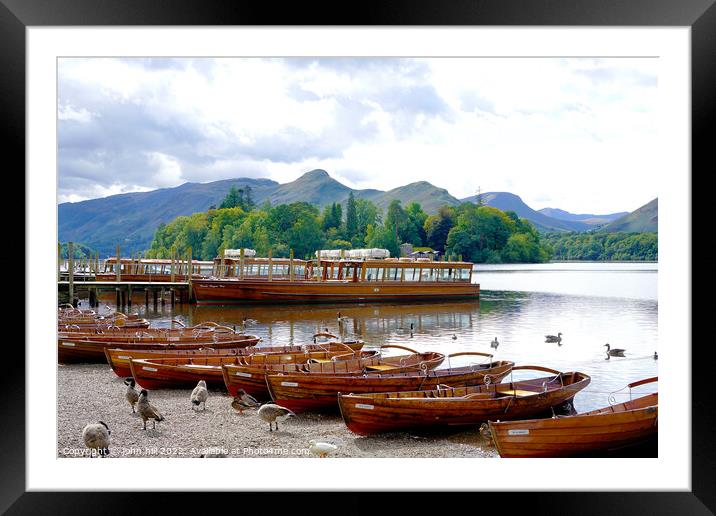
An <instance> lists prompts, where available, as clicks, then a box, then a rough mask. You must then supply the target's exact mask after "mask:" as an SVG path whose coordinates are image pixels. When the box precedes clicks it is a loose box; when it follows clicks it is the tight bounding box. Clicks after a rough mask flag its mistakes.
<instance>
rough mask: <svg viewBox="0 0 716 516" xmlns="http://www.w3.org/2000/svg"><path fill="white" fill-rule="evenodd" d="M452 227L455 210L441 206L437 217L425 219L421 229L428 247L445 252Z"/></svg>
mask: <svg viewBox="0 0 716 516" xmlns="http://www.w3.org/2000/svg"><path fill="white" fill-rule="evenodd" d="M454 225H455V210H454V209H453V208H451V207H449V206H443V207H441V208H440V209H439V210H438V214H437V215H431V216H430V217H427V218H426V219H425V222H424V223H423V229H424V230H425V240H426V243H427V244H428V246H430V247H431V248H433V249H435V250H436V251H440V252H445V244H446V243H447V238H448V233H449V232H450V230H451V229H452V227H453V226H454Z"/></svg>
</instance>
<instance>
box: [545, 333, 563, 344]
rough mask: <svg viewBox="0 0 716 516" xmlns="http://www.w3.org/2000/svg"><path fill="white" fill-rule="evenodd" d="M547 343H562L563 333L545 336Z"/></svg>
mask: <svg viewBox="0 0 716 516" xmlns="http://www.w3.org/2000/svg"><path fill="white" fill-rule="evenodd" d="M544 338H545V342H562V332H559V333H558V334H557V335H545V336H544Z"/></svg>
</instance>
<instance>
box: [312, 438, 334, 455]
mask: <svg viewBox="0 0 716 516" xmlns="http://www.w3.org/2000/svg"><path fill="white" fill-rule="evenodd" d="M337 449H338V446H336V445H335V444H331V443H322V442H316V441H314V440H313V439H311V440H310V441H308V451H309V452H311V455H318V456H319V457H328V454H330V453H333V452H335V451H336V450H337Z"/></svg>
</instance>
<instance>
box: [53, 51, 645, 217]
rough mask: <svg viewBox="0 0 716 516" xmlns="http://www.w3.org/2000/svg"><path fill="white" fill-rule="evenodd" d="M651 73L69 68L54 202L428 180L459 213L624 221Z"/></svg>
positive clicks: (138, 64) (527, 62)
mask: <svg viewBox="0 0 716 516" xmlns="http://www.w3.org/2000/svg"><path fill="white" fill-rule="evenodd" d="M656 71H657V68H656V60H653V59H570V60H566V59H482V58H481V59H474V58H454V59H453V58H436V59H403V60H399V59H329V60H314V62H311V60H305V59H303V60H302V59H296V60H291V59H252V58H249V59H189V60H183V59H172V60H161V59H150V60H148V59H62V60H60V68H59V74H60V76H59V80H60V81H59V82H60V100H59V107H58V117H59V121H60V123H59V131H60V137H61V138H60V140H61V142H65V143H64V144H62V143H61V145H60V187H61V188H60V190H61V195H60V200H62V199H70V198H71V199H79V198H89V197H92V196H101V195H110V194H111V193H117V191H118V190H121V191H129V190H128V189H130V188H136V189H138V190H145V189H151V188H158V187H167V186H176V185H178V184H181V183H183V182H185V181H213V180H218V179H225V178H230V177H242V176H248V177H269V178H271V179H274V180H277V181H279V182H286V181H291V180H293V179H295V178H296V177H298V176H299V175H300V174H302V173H304V172H306V171H307V170H310V169H312V168H317V167H320V168H324V169H326V170H328V172H329V173H331V174H332V175H333V176H334V177H336V178H337V179H339V180H342V181H344V182H345V183H346V184H348V185H349V186H352V187H357V188H378V189H383V190H387V189H390V188H395V187H397V186H401V185H403V184H406V183H410V182H414V181H420V180H425V181H430V182H431V183H433V184H435V185H437V186H440V187H442V188H446V189H448V191H449V192H450V193H452V194H453V195H454V196H456V197H458V198H462V197H467V196H469V195H473V194H474V193H475V192H476V190H477V188H478V187H479V188H480V189H481V190H482V191H483V192H486V191H511V192H513V193H515V194H518V195H520V196H522V198H523V199H524V200H525V202H527V203H528V204H530V205H531V206H532V207H533V208H535V209H538V208H541V207H545V203H549V204H550V205H551V206H552V207H559V208H562V209H566V210H569V211H573V212H595V213H597V212H611V211H622V210H631V209H634V208H636V207H638V203H641V202H642V200H643V201H644V202H646V201H648V200H649V199H651V198H653V197H656V196H657V194H658V192H656V191H655V190H654V188H655V187H654V186H653V182H652V181H649V178H650V177H651V173H652V171H653V170H654V169H655V168H656V167H658V165H659V164H658V163H655V162H654V158H652V153H650V149H651V148H653V147H654V146H655V145H656V142H657V135H656V133H655V130H654V126H655V123H654V120H655V116H656V92H657V87H658V86H657V72H656ZM63 137H66V138H63ZM139 157H141V160H140V159H139ZM95 170H96V171H97V174H96V175H97V177H96V185H92V184H90V183H88V182H87V181H85V180H84V179H87V177H88V175H91V174H92V173H93V172H92V171H95ZM118 177H119V178H123V183H122V184H116V183H115V182H114V181H115V180H116V178H118ZM77 178H82V179H83V180H82V181H79V180H75V179H77ZM64 184H67V185H68V186H67V187H63V185H64ZM69 185H71V186H69ZM68 188H69V190H68ZM73 188H74V189H76V190H72V189H73ZM637 198H638V200H636V201H635V199H637ZM635 203H636V204H637V205H636V206H635Z"/></svg>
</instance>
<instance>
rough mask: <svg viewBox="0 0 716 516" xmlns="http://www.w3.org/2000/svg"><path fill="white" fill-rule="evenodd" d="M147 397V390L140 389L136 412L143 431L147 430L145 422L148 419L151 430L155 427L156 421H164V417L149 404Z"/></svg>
mask: <svg viewBox="0 0 716 516" xmlns="http://www.w3.org/2000/svg"><path fill="white" fill-rule="evenodd" d="M147 395H148V393H147V389H142V390H141V392H140V393H139V401H137V410H138V411H139V415H140V416H142V420H143V421H144V430H146V429H147V421H148V420H149V419H151V420H152V425H153V426H152V428H156V427H157V421H164V416H162V414H161V413H160V412H159V411H158V410H157V408H156V407H155V406H154V405H152V404H151V403H149V400H148V399H147Z"/></svg>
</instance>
